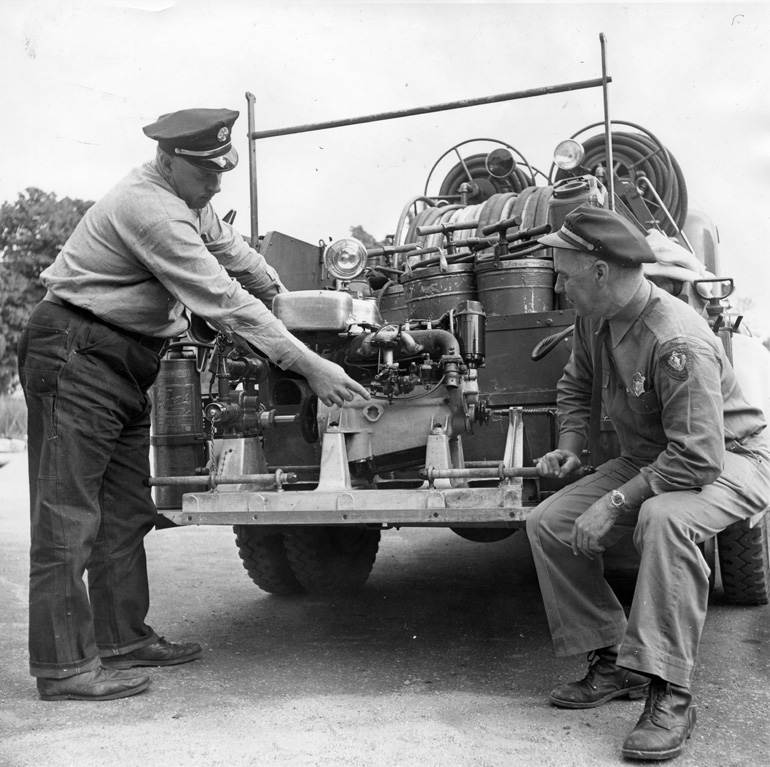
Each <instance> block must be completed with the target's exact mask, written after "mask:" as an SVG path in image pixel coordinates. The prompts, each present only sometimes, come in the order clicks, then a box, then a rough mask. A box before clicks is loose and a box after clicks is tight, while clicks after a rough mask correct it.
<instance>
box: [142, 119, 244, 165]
mask: <svg viewBox="0 0 770 767" xmlns="http://www.w3.org/2000/svg"><path fill="white" fill-rule="evenodd" d="M238 115H239V112H236V111H234V110H232V109H182V110H181V111H179V112H170V113H169V114H165V115H161V116H160V117H159V118H158V119H157V120H156V121H155V122H154V123H152V125H146V126H145V127H144V128H143V129H142V130H143V131H144V133H145V135H146V136H147V137H148V138H151V139H154V140H155V141H157V142H158V145H159V146H160V148H161V149H162V150H163V151H164V152H166V153H167V154H170V155H173V156H177V157H182V158H183V159H185V160H187V162H189V163H192V164H193V165H197V166H198V167H200V168H205V169H206V170H211V171H214V172H216V173H223V172H224V171H228V170H232V169H233V168H234V167H235V166H236V165H237V164H238V153H237V152H236V151H235V148H234V147H233V145H232V143H231V136H232V129H233V124H234V123H235V121H236V120H237V119H238Z"/></svg>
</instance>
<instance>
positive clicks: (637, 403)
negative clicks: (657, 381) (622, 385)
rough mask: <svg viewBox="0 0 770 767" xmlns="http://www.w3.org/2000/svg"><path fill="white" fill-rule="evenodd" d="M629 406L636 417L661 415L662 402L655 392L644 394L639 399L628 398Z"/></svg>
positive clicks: (631, 395)
mask: <svg viewBox="0 0 770 767" xmlns="http://www.w3.org/2000/svg"><path fill="white" fill-rule="evenodd" d="M628 406H629V408H631V410H632V411H633V412H634V413H636V415H640V416H646V415H653V414H655V413H660V410H661V408H660V400H659V399H658V395H657V394H656V393H655V392H654V391H646V392H642V393H641V394H640V395H639V396H638V397H635V396H634V395H633V394H630V395H629V396H628Z"/></svg>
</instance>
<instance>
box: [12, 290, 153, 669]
mask: <svg viewBox="0 0 770 767" xmlns="http://www.w3.org/2000/svg"><path fill="white" fill-rule="evenodd" d="M159 366H160V362H159V357H158V354H157V353H156V352H155V351H153V350H151V349H149V348H146V347H145V346H143V345H142V344H140V343H139V342H137V341H136V340H133V339H131V338H128V337H126V336H124V335H122V334H120V333H117V332H115V331H114V330H113V329H110V328H108V327H106V326H104V325H103V324H101V323H99V322H96V321H93V320H92V319H89V318H88V317H84V316H83V315H80V314H78V313H76V312H73V311H71V310H70V309H68V308H66V307H64V306H59V305H57V304H54V303H51V302H48V301H42V302H41V303H39V304H38V305H37V306H36V307H35V309H34V310H33V312H32V314H31V316H30V319H29V323H28V325H27V327H26V328H25V330H24V331H23V333H22V335H21V338H20V341H19V374H20V379H21V384H22V387H23V389H24V394H25V397H26V401H27V411H28V455H29V485H30V512H31V549H30V582H29V654H30V673H31V674H32V675H33V676H44V677H54V678H62V677H67V676H71V675H73V674H76V673H79V672H82V671H89V670H92V669H94V668H96V667H98V665H99V656H100V654H101V655H112V654H120V653H124V652H130V651H131V650H134V649H137V648H139V647H142V646H144V645H146V644H148V643H149V642H151V641H152V640H153V638H154V636H155V634H154V632H153V630H152V629H151V628H150V627H149V626H147V625H146V623H145V618H146V616H147V611H148V609H149V588H148V583H147V566H146V559H145V552H144V536H145V535H146V534H147V533H148V532H149V531H150V530H151V529H152V527H153V525H154V522H155V516H156V510H155V506H154V504H153V501H152V496H151V491H150V488H149V487H148V486H146V484H145V480H146V478H147V477H148V476H149V475H150V465H149V443H150V403H149V398H148V396H147V389H148V388H149V387H150V386H151V384H152V383H153V381H154V380H155V378H156V376H157V374H158V369H159ZM86 572H87V584H86V582H85V581H84V574H85V573H86Z"/></svg>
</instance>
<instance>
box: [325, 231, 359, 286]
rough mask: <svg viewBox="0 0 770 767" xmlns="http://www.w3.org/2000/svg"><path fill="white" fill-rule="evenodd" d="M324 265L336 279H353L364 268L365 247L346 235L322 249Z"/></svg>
mask: <svg viewBox="0 0 770 767" xmlns="http://www.w3.org/2000/svg"><path fill="white" fill-rule="evenodd" d="M324 266H325V267H326V270H327V271H328V272H329V274H331V276H332V277H334V278H335V279H338V280H354V279H355V278H356V277H358V275H359V274H361V273H362V272H363V271H364V269H365V268H366V247H364V244H363V243H362V242H360V241H359V240H355V239H353V238H352V237H347V238H345V239H344V240H335V241H334V242H333V243H332V244H331V245H329V246H328V247H327V248H326V250H325V251H324Z"/></svg>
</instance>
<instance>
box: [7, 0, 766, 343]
mask: <svg viewBox="0 0 770 767" xmlns="http://www.w3.org/2000/svg"><path fill="white" fill-rule="evenodd" d="M600 33H602V34H604V35H605V37H606V40H607V71H608V74H609V76H610V77H611V78H612V82H611V84H610V85H609V111H610V117H611V118H612V119H614V120H621V121H626V122H631V123H635V124H637V125H641V126H642V127H644V128H645V129H647V130H649V131H650V132H651V133H653V134H654V135H655V136H656V137H657V138H659V139H660V141H661V142H662V143H663V144H664V145H665V146H666V148H667V149H668V151H669V152H670V153H671V154H672V155H673V156H674V157H675V159H676V161H677V162H678V163H679V165H680V166H681V168H682V172H683V175H684V178H685V181H686V184H687V192H688V196H689V198H690V200H691V202H692V204H693V205H697V206H698V207H700V208H702V209H703V210H705V211H706V212H707V214H708V215H709V216H710V217H711V218H712V219H713V220H714V222H715V223H716V225H717V226H718V229H719V234H720V252H721V259H722V274H721V275H720V276H729V277H733V278H734V279H735V281H736V286H737V287H736V300H737V301H738V302H739V306H741V307H742V308H743V309H744V310H745V311H746V316H747V321H748V322H749V325H750V327H752V329H753V330H754V332H755V334H756V335H759V336H762V337H765V336H770V301H769V300H767V293H768V291H769V290H770V256H768V253H767V251H768V243H769V242H770V213H769V212H768V211H770V186H769V185H768V178H770V4H769V3H737V2H735V3H734V2H714V3H701V2H680V3H635V2H624V3H619V2H599V3H519V2H508V3H484V2H481V3H434V2H408V3H370V2H342V3H333V4H332V3H328V4H327V3H323V2H309V1H297V0H295V1H293V2H292V1H291V0H289V1H287V2H281V3H271V2H259V0H218V1H217V2H197V1H196V0H189V1H187V2H185V1H184V0H176V1H174V0H113V1H112V2H110V1H109V0H104V1H102V2H97V1H96V0H66V1H65V2H60V1H59V0H25V2H23V3H22V2H18V0H0V73H2V74H0V97H1V99H2V101H1V103H2V105H3V106H2V117H1V118H0V145H2V146H3V147H4V148H5V149H4V152H3V161H2V163H0V203H1V202H4V201H8V202H14V201H15V200H16V199H17V196H18V194H19V193H20V192H22V191H23V190H24V189H26V188H28V187H38V188H40V189H42V190H44V191H46V192H53V193H54V194H56V195H57V196H58V197H60V198H61V197H65V196H69V197H76V198H80V199H85V200H96V199H98V198H99V197H100V196H101V195H103V194H104V193H105V192H106V191H107V190H108V189H109V188H110V187H111V186H112V185H113V184H114V183H115V182H116V181H118V180H119V179H120V178H121V177H122V176H123V175H125V174H126V173H127V172H128V171H129V170H130V169H131V168H133V167H135V166H137V165H140V164H141V163H143V162H145V161H146V160H148V159H150V158H151V157H152V155H153V153H154V144H153V142H151V141H150V140H149V139H147V138H146V137H145V136H144V134H143V133H142V130H141V129H142V126H144V125H147V124H149V123H151V122H153V121H154V120H155V119H156V118H157V117H158V116H159V115H160V114H163V113H166V112H170V111H174V110H176V109H184V108H188V107H215V108H216V107H227V108H230V109H237V110H239V111H240V112H241V116H240V118H239V120H238V122H236V124H235V130H234V138H233V140H234V144H235V146H236V148H237V149H238V151H239V153H240V156H241V163H240V164H239V166H238V167H237V168H236V169H235V170H233V171H231V172H230V173H228V174H227V175H226V177H225V179H224V181H223V191H222V192H221V194H220V195H219V196H218V197H216V198H215V199H214V206H215V208H216V209H217V211H218V212H219V213H220V215H224V214H225V213H227V212H228V211H229V210H235V211H236V212H237V218H236V226H237V227H238V228H239V230H240V231H241V232H242V233H243V234H244V235H247V236H248V235H249V234H250V216H249V186H250V185H249V171H248V140H247V138H246V134H247V127H248V126H247V102H246V96H245V94H246V93H247V92H248V93H252V94H254V97H255V99H256V107H255V128H256V130H266V129H272V128H282V127H288V126H293V125H304V124H308V123H317V122H324V121H329V120H340V119H345V118H351V117H357V116H361V115H370V114H375V113H380V112H389V111H397V110H405V109H410V108H414V107H422V106H426V105H433V104H441V103H445V102H450V101H457V100H465V99H477V98H482V97H486V96H491V95H495V94H503V93H511V92H514V91H519V90H525V89H531V88H539V87H544V86H550V85H558V84H563V83H568V82H574V81H579V80H589V79H594V78H597V77H600V76H601V74H602V62H601V49H600V43H599V35H600ZM602 106H603V105H602V92H601V89H599V88H593V89H586V90H579V91H571V92H569V93H562V94H554V95H548V96H544V97H539V98H534V99H524V100H516V101H508V102H504V103H500V104H487V105H483V106H476V107H471V108H467V109H460V110H453V111H450V112H440V113H435V114H430V115H421V116H418V117H408V118H400V119H397V120H388V121H384V122H376V123H369V124H366V125H359V126H352V127H343V128H337V129H334V130H323V131H317V132H312V133H304V134H297V135H293V136H284V137H279V138H268V139H263V140H260V141H257V142H255V151H256V158H257V169H258V186H257V188H258V199H259V207H258V215H259V233H260V234H264V233H265V232H267V231H280V232H283V233H285V234H289V235H292V236H294V237H297V238H299V239H303V240H306V241H308V242H312V243H315V242H317V241H318V240H319V239H324V240H328V239H329V238H330V237H331V238H335V239H336V238H339V237H345V236H348V235H349V234H350V228H351V227H353V226H358V225H360V226H363V227H364V229H366V230H367V231H368V232H370V233H371V234H372V235H374V236H375V237H377V238H382V237H384V236H385V235H386V234H392V233H393V232H394V231H395V228H396V224H397V222H398V219H399V216H400V214H401V211H402V209H403V207H404V205H405V204H406V202H407V201H408V200H409V199H410V198H411V197H413V196H415V195H419V194H422V193H423V192H424V188H425V183H426V179H427V177H428V174H429V172H430V170H431V168H432V167H433V166H434V164H435V163H436V161H437V160H438V159H439V158H440V157H441V156H442V155H443V154H444V153H445V152H447V150H449V149H450V148H451V147H452V146H454V145H456V144H459V143H461V142H467V141H468V140H470V139H473V138H478V137H488V138H495V139H499V140H501V141H504V142H506V143H508V144H511V145H512V146H514V147H515V148H516V150H517V151H518V152H520V153H521V155H522V156H524V157H525V158H526V159H527V160H528V161H529V162H530V164H531V165H533V166H536V167H538V168H540V169H542V170H545V171H546V172H547V171H548V169H549V168H550V165H551V157H552V151H553V148H554V147H555V146H556V144H557V143H558V142H559V141H561V140H562V139H564V138H567V137H569V136H571V135H573V134H575V133H577V132H578V131H580V130H582V129H583V128H584V127H586V126H588V125H591V124H593V123H595V122H600V121H601V120H602V119H603V112H602ZM436 178H438V180H437V181H436ZM441 178H442V176H438V177H436V174H434V181H435V182H436V183H440V180H441ZM429 191H431V190H429ZM433 191H435V190H433Z"/></svg>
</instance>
